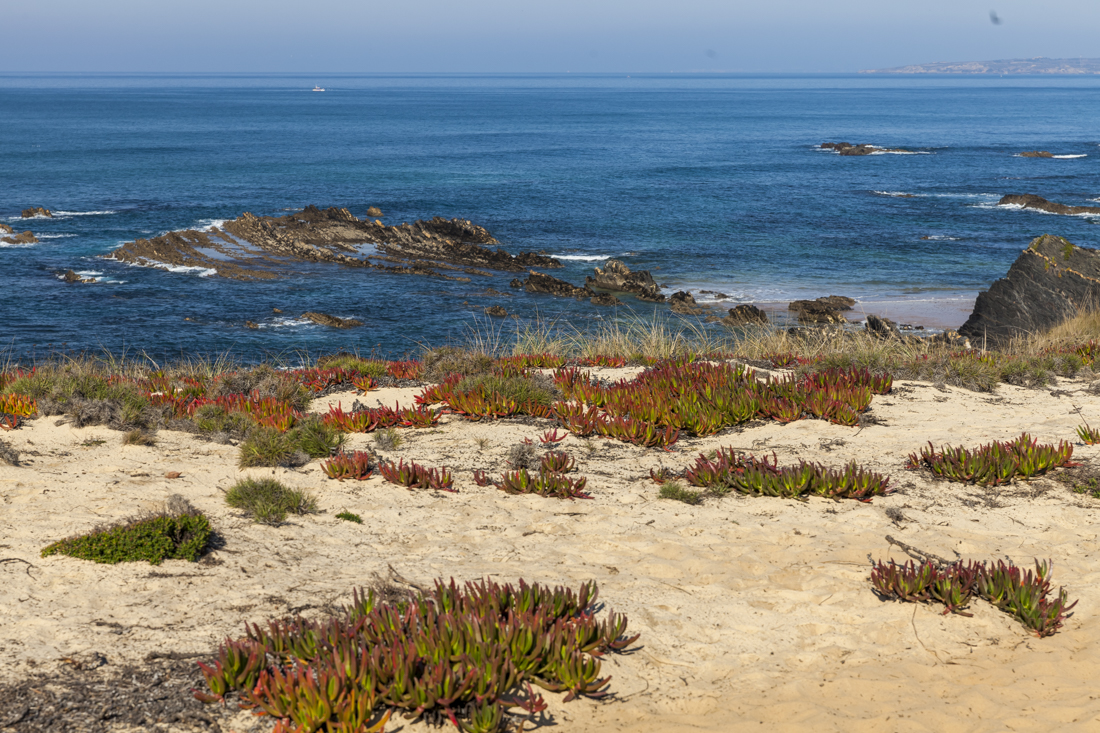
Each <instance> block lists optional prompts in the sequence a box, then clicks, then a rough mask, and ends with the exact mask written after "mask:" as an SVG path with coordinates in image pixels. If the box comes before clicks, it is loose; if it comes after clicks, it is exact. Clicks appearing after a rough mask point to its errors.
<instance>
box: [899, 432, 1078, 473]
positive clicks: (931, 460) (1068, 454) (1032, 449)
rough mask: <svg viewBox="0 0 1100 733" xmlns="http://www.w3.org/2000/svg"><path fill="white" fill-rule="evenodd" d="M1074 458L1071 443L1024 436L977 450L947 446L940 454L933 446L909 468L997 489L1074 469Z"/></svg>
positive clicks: (913, 458) (911, 458) (916, 455)
mask: <svg viewBox="0 0 1100 733" xmlns="http://www.w3.org/2000/svg"><path fill="white" fill-rule="evenodd" d="M1072 458H1073V445H1072V444H1071V443H1067V442H1066V441H1064V440H1063V441H1059V442H1058V445H1039V443H1038V441H1037V440H1035V439H1034V438H1032V437H1031V436H1030V435H1028V434H1027V433H1024V434H1023V435H1021V436H1020V437H1019V438H1016V439H1015V440H1010V441H1005V442H1000V441H994V442H992V443H989V444H988V445H982V446H979V447H978V448H974V449H967V448H961V447H948V446H945V447H944V448H942V449H940V450H938V451H937V450H936V448H935V446H933V445H932V443H931V442H929V443H928V446H927V447H925V448H922V449H921V450H920V452H919V453H911V454H909V468H911V469H916V468H920V467H921V466H925V467H927V468H928V470H929V471H931V472H932V475H933V476H936V477H937V478H943V479H947V480H949V481H958V482H962V483H969V482H973V483H976V484H982V485H984V486H996V485H998V484H1004V483H1008V482H1010V481H1012V480H1013V479H1015V478H1025V479H1026V478H1031V477H1032V476H1039V475H1042V474H1044V473H1046V472H1047V471H1050V470H1052V469H1055V468H1067V467H1070V466H1074V465H1076V464H1074V463H1073V461H1072Z"/></svg>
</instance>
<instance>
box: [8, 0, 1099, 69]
mask: <svg viewBox="0 0 1100 733" xmlns="http://www.w3.org/2000/svg"><path fill="white" fill-rule="evenodd" d="M991 10H995V11H996V13H997V15H998V16H999V17H1000V18H1001V19H1002V21H1003V22H1002V23H1001V24H1000V25H995V24H993V23H992V22H991V21H990V11H991ZM0 17H2V18H3V27H2V30H0V71H6V72H12V71H141V72H159V71H249V72H315V71H344V72H433V71H442V72H462V71H471V72H561V71H572V72H611V71H635V72H667V71H680V72H683V71H704V70H714V71H743V72H754V71H765V72H766V71H778V72H783V71H786V72H797V71H807V72H827V71H831V72H849V71H856V70H859V69H862V68H879V67H887V66H900V65H904V64H912V63H922V62H930V61H977V60H988V59H1001V58H1024V57H1032V56H1047V57H1051V58H1072V57H1078V56H1085V57H1100V2H1097V0H1045V1H1039V0H921V1H920V2H908V3H907V2H891V1H890V0H836V1H835V2H831V3H829V2H820V0H752V1H751V2H749V1H746V0H740V1H737V2H730V1H729V0H727V1H725V2H722V1H720V0H678V1H673V0H631V1H630V2H626V1H625V0H552V1H551V0H465V1H464V2H455V0H396V1H393V2H386V3H379V2H375V1H373V0H367V1H366V2H362V1H359V2H356V1H353V0H310V1H309V2H288V1H287V0H190V1H189V2H179V1H178V0H167V1H160V2H158V1H155V0H97V1H96V2H88V1H87V0H35V2H25V1H24V2H18V1H17V0H4V1H3V5H0Z"/></svg>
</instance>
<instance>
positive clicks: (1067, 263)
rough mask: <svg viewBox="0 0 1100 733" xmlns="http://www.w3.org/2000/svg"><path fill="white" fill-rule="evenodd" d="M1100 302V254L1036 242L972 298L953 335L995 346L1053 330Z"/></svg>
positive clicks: (1062, 242) (1057, 240)
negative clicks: (967, 313) (969, 310)
mask: <svg viewBox="0 0 1100 733" xmlns="http://www.w3.org/2000/svg"><path fill="white" fill-rule="evenodd" d="M1098 302H1100V250H1095V249H1086V248H1084V247H1078V246H1077V245H1075V244H1073V243H1071V242H1069V241H1068V240H1066V239H1064V238H1062V237H1055V236H1052V235H1050V234H1044V235H1043V236H1041V237H1036V238H1035V239H1034V240H1032V241H1031V243H1030V244H1029V245H1028V246H1027V249H1025V250H1024V251H1023V252H1021V253H1020V255H1019V256H1018V257H1017V258H1016V261H1015V262H1013V263H1012V267H1010V268H1009V269H1008V274H1007V275H1005V277H1003V278H1001V279H1000V280H997V281H996V282H994V283H993V285H992V286H990V288H989V290H986V291H984V292H981V293H979V294H978V299H977V300H976V301H975V303H974V312H973V313H971V314H970V318H968V319H967V320H966V323H965V324H963V326H962V327H961V328H960V329H959V334H961V335H962V336H963V337H966V338H969V339H971V341H973V342H974V343H982V342H983V340H984V342H985V343H987V344H995V343H998V342H1003V341H1007V340H1008V339H1011V338H1013V337H1015V336H1021V335H1024V334H1028V333H1040V332H1043V331H1046V330H1049V329H1051V328H1053V327H1054V326H1057V325H1058V324H1059V323H1061V322H1062V321H1064V320H1066V319H1067V318H1069V317H1071V316H1075V315H1077V314H1078V313H1079V312H1080V311H1081V309H1083V308H1091V307H1094V306H1095V304H1096V303H1098Z"/></svg>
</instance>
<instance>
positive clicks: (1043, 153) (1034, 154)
mask: <svg viewBox="0 0 1100 733" xmlns="http://www.w3.org/2000/svg"><path fill="white" fill-rule="evenodd" d="M1020 157H1021V158H1053V157H1054V153H1051V152H1049V151H1047V150H1025V151H1024V152H1022V153H1020Z"/></svg>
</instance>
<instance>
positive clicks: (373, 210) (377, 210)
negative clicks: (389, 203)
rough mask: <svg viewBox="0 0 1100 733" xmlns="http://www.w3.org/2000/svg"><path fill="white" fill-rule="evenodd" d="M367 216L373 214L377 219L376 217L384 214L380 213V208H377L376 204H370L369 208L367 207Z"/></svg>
mask: <svg viewBox="0 0 1100 733" xmlns="http://www.w3.org/2000/svg"><path fill="white" fill-rule="evenodd" d="M367 216H373V217H374V218H375V219H377V218H378V217H380V216H385V215H384V214H383V213H382V209H380V208H378V207H377V206H371V207H370V208H369V209H367Z"/></svg>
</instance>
